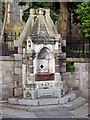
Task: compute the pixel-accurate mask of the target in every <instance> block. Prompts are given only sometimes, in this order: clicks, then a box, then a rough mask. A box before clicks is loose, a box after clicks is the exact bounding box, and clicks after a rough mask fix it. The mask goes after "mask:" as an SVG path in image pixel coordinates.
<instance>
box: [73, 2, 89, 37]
mask: <svg viewBox="0 0 90 120" xmlns="http://www.w3.org/2000/svg"><path fill="white" fill-rule="evenodd" d="M75 13H76V14H77V18H78V22H79V23H80V24H81V26H82V33H83V34H84V35H85V37H86V38H90V2H83V3H81V4H79V5H77V9H76V10H75Z"/></svg>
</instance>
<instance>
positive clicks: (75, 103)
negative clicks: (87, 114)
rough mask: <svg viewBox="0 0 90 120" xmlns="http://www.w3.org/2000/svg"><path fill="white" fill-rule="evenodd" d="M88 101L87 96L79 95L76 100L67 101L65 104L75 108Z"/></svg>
mask: <svg viewBox="0 0 90 120" xmlns="http://www.w3.org/2000/svg"><path fill="white" fill-rule="evenodd" d="M85 103H86V100H85V98H83V97H78V98H76V99H75V100H73V101H71V102H68V103H66V104H65V105H64V106H65V107H67V108H69V109H70V110H74V109H76V108H78V107H80V106H82V105H84V104H85Z"/></svg>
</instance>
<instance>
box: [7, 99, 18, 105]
mask: <svg viewBox="0 0 90 120" xmlns="http://www.w3.org/2000/svg"><path fill="white" fill-rule="evenodd" d="M8 103H10V104H18V99H17V98H8Z"/></svg>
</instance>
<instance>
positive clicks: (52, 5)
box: [19, 2, 59, 22]
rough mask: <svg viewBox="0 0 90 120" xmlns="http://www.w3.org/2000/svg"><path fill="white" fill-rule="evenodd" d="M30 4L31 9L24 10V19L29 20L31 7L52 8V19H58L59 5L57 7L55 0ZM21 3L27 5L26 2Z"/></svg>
mask: <svg viewBox="0 0 90 120" xmlns="http://www.w3.org/2000/svg"><path fill="white" fill-rule="evenodd" d="M28 4H29V9H27V10H25V11H24V15H23V17H22V19H23V21H25V22H26V21H27V19H28V17H29V10H30V8H35V9H36V8H49V9H50V10H51V14H50V15H51V18H52V20H53V21H54V22H55V21H57V20H58V14H57V11H58V9H59V8H58V7H56V6H55V5H56V4H55V3H54V2H47V3H46V2H30V3H28ZM19 5H25V3H24V4H23V3H20V4H19Z"/></svg>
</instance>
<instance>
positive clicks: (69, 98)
mask: <svg viewBox="0 0 90 120" xmlns="http://www.w3.org/2000/svg"><path fill="white" fill-rule="evenodd" d="M75 98H76V94H75V93H69V94H67V95H65V96H64V97H62V98H60V99H59V104H64V103H67V102H69V101H72V100H74V99H75Z"/></svg>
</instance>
